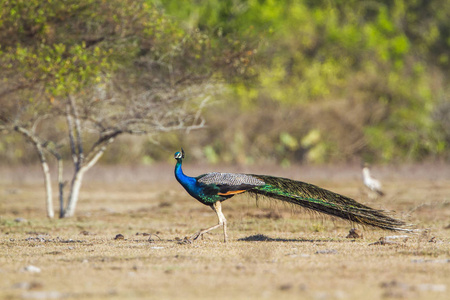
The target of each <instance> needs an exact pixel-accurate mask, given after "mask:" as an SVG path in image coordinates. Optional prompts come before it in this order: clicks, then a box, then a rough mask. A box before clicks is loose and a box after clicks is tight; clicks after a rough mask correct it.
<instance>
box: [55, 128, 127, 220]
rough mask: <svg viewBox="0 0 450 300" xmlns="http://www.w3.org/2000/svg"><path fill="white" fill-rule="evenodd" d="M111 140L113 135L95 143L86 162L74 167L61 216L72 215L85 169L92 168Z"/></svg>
mask: <svg viewBox="0 0 450 300" xmlns="http://www.w3.org/2000/svg"><path fill="white" fill-rule="evenodd" d="M118 134H120V132H118V133H117V134H116V135H118ZM114 136H115V135H114ZM113 141H114V137H109V138H107V139H104V140H103V141H102V142H101V143H100V144H99V145H95V146H94V147H93V149H92V151H91V153H90V155H88V157H87V159H86V160H85V162H87V163H86V164H84V165H83V166H82V167H80V168H79V169H78V168H75V173H74V175H73V179H72V183H71V185H70V193H69V200H68V202H67V207H66V209H65V211H64V215H63V218H67V217H73V216H74V214H75V208H76V206H77V202H78V197H79V194H80V188H81V183H82V181H83V176H84V173H86V171H87V170H89V169H90V168H92V167H93V166H94V165H95V164H96V163H97V162H98V160H99V159H100V157H102V155H103V153H104V152H105V150H106V148H107V146H108V145H109V144H111V143H112V142H113ZM75 166H77V164H75Z"/></svg>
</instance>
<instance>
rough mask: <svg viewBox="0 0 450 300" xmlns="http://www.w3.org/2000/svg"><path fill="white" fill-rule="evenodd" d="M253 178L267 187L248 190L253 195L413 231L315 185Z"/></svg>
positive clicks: (287, 180)
mask: <svg viewBox="0 0 450 300" xmlns="http://www.w3.org/2000/svg"><path fill="white" fill-rule="evenodd" d="M251 176H254V177H256V178H258V179H260V180H261V181H263V182H264V183H265V184H264V185H260V186H255V187H253V188H252V189H250V190H248V192H249V193H251V194H254V195H262V196H266V197H269V198H275V199H278V200H281V201H284V202H289V203H292V204H295V205H299V206H301V207H304V208H307V209H310V210H313V211H317V212H321V213H324V214H327V215H331V216H335V217H339V218H342V219H345V220H349V221H351V222H357V223H361V224H364V225H370V226H375V227H379V228H382V229H387V230H404V231H409V229H408V225H407V224H406V223H405V222H403V221H401V220H397V219H394V218H392V217H389V216H387V215H386V214H385V212H383V211H381V210H376V209H373V208H371V207H368V206H366V205H363V204H361V203H358V202H356V201H355V200H353V199H351V198H349V197H346V196H343V195H340V194H337V193H334V192H332V191H329V190H326V189H323V188H320V187H318V186H315V185H313V184H309V183H305V182H301V181H296V180H291V179H288V178H281V177H274V176H267V175H251Z"/></svg>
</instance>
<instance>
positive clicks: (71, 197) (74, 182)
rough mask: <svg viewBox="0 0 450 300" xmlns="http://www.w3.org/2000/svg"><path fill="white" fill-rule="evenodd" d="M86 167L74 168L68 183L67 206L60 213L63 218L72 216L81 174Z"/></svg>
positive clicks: (81, 180) (78, 191) (82, 174)
mask: <svg viewBox="0 0 450 300" xmlns="http://www.w3.org/2000/svg"><path fill="white" fill-rule="evenodd" d="M86 170H87V168H81V169H79V170H75V174H74V175H73V179H72V183H71V185H70V192H69V199H68V201H67V207H66V209H65V210H64V213H63V215H62V217H63V218H68V217H73V216H74V214H75V208H76V206H77V202H78V197H79V194H80V189H81V183H82V182H83V176H84V173H85V172H86Z"/></svg>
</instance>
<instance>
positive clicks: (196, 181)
mask: <svg viewBox="0 0 450 300" xmlns="http://www.w3.org/2000/svg"><path fill="white" fill-rule="evenodd" d="M183 158H184V151H183V149H182V150H181V152H177V153H175V159H176V160H177V163H176V165H175V177H176V179H177V180H178V182H179V183H180V184H181V185H182V186H183V187H184V188H185V189H186V191H187V192H188V193H189V194H190V195H191V196H192V197H194V198H195V199H197V200H198V201H200V202H201V203H203V204H205V205H208V206H210V207H211V208H212V209H213V210H214V211H215V212H216V213H217V216H218V218H219V224H217V225H214V226H212V227H210V228H207V229H204V230H201V231H199V232H198V233H196V234H194V235H193V236H192V237H191V239H194V240H195V239H197V238H198V237H199V236H200V235H202V234H204V233H206V232H208V231H210V230H213V229H215V228H217V227H219V226H223V229H224V240H225V241H226V240H227V234H226V219H225V217H224V215H223V213H222V207H221V202H223V201H224V200H227V199H229V198H231V197H233V196H234V195H236V194H241V193H244V192H248V193H250V194H253V195H255V196H258V195H261V196H265V197H269V198H273V199H278V200H281V201H284V202H288V203H292V204H294V205H298V206H301V207H303V208H306V209H310V210H313V211H317V212H321V213H324V214H328V215H331V216H336V217H339V218H342V219H345V220H349V221H352V222H357V223H361V224H365V225H370V226H375V227H379V228H382V229H387V230H405V231H408V230H409V229H408V228H407V227H408V226H407V224H406V223H405V222H403V221H401V220H397V219H395V218H392V217H390V216H387V215H386V214H385V213H384V212H383V211H381V210H375V209H372V208H370V207H368V206H365V205H363V204H361V203H358V202H356V201H355V200H353V199H351V198H349V197H346V196H343V195H340V194H337V193H334V192H332V191H329V190H326V189H323V188H320V187H318V186H315V185H313V184H309V183H305V182H302V181H296V180H291V179H288V178H281V177H275V176H268V175H255V174H239V173H217V172H214V173H207V174H203V175H200V176H197V177H189V176H186V175H185V174H184V173H183V170H182V167H181V165H182V162H183Z"/></svg>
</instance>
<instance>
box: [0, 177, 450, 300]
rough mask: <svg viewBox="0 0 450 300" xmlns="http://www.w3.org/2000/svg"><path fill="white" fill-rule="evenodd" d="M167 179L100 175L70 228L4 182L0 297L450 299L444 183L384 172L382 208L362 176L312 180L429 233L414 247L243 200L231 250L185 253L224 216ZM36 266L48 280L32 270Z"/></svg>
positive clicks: (232, 227) (87, 188)
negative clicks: (192, 239)
mask: <svg viewBox="0 0 450 300" xmlns="http://www.w3.org/2000/svg"><path fill="white" fill-rule="evenodd" d="M109 171H111V170H109ZM159 171H161V172H162V173H163V174H162V173H160V174H159V178H160V180H159V181H158V182H155V180H153V179H152V180H149V181H147V182H146V180H139V181H134V180H129V181H114V180H106V181H105V180H99V179H98V178H104V177H108V178H111V177H114V176H113V175H111V174H110V175H105V176H102V175H101V172H98V173H95V176H96V177H97V179H95V178H90V179H89V180H88V181H87V182H86V183H85V185H84V187H83V190H82V194H81V199H80V203H79V206H78V211H77V217H75V218H72V219H64V220H47V219H45V218H44V217H43V216H44V207H43V191H42V186H41V185H40V183H39V181H33V180H27V181H25V182H23V181H20V180H9V179H7V178H6V177H3V178H4V180H2V182H0V212H1V215H0V226H1V227H0V229H1V235H0V236H1V240H0V299H72V298H80V299H106V298H108V299H133V298H145V299H181V298H183V299H212V298H214V299H263V298H267V299H276V298H279V299H302V298H304V299H390V298H393V299H394V298H408V299H409V298H414V299H448V294H449V292H450V238H449V233H450V228H449V225H450V218H449V217H450V198H449V197H450V179H449V178H448V177H443V178H436V177H433V176H435V175H430V176H431V177H427V178H420V177H426V176H424V175H423V173H420V174H421V175H420V176H409V177H406V179H405V176H397V175H398V174H394V175H392V173H389V172H387V171H386V172H385V173H383V174H384V175H385V176H386V177H389V180H388V181H386V182H385V187H386V188H385V190H386V193H387V196H386V197H384V198H381V199H377V200H369V199H367V198H366V196H365V195H364V193H362V188H361V185H360V182H359V173H358V174H356V175H355V176H354V177H352V176H347V177H344V178H342V179H340V178H338V177H336V176H334V177H333V176H332V177H333V179H332V180H327V177H325V176H323V175H324V174H325V173H323V174H322V177H321V176H320V174H319V175H318V176H317V177H316V178H310V179H312V182H313V183H318V184H326V187H327V188H330V189H333V190H335V191H337V192H341V193H344V194H347V195H349V196H352V197H354V198H356V199H358V200H360V201H363V202H365V203H367V204H369V205H372V206H376V207H380V208H386V209H388V208H389V209H393V210H396V211H397V212H399V213H400V212H402V214H401V215H403V216H404V217H407V215H408V214H409V213H410V216H409V220H410V221H412V222H414V223H417V224H419V227H420V228H429V229H430V231H429V232H427V233H424V234H415V235H409V238H407V239H405V238H396V239H395V238H394V239H392V238H390V239H389V238H388V242H387V243H385V244H380V243H376V242H377V241H378V240H379V238H380V237H386V236H392V235H396V233H392V232H385V231H380V230H376V229H370V228H368V229H363V233H364V239H356V240H353V239H346V238H345V236H346V235H347V233H348V231H349V229H350V228H351V225H350V224H347V223H345V222H342V221H337V220H330V219H328V218H322V217H321V216H317V215H315V214H311V213H304V212H298V211H293V210H292V208H291V207H286V206H284V205H273V204H271V203H265V202H263V203H259V205H258V207H255V205H254V200H251V199H248V198H246V197H245V196H239V197H234V198H233V199H230V200H229V201H228V202H225V203H224V213H225V216H226V217H227V219H228V221H229V236H230V239H231V241H230V242H229V243H228V244H224V243H223V242H222V233H221V230H216V231H214V232H212V234H209V235H207V236H206V237H205V239H204V240H200V241H197V242H196V243H194V244H191V245H183V244H179V243H178V242H177V239H181V238H183V237H184V236H186V235H189V234H191V233H193V232H195V231H196V230H198V229H199V228H202V227H206V226H210V225H213V224H215V223H216V217H215V215H214V213H213V212H212V210H210V209H209V208H207V207H204V206H202V205H201V204H199V203H198V202H196V201H195V200H193V199H192V198H190V197H189V196H188V195H187V194H186V193H185V192H184V191H183V190H182V189H181V187H179V186H178V185H177V184H176V182H175V181H174V180H173V181H172V180H170V181H169V180H166V179H167V178H169V176H168V175H167V176H166V171H165V168H163V169H162V170H159ZM159 171H158V172H159ZM115 172H116V173H117V174H118V173H119V172H120V170H118V169H117V170H116V171H115ZM124 172H125V171H124ZM168 172H170V173H171V172H172V170H171V168H170V169H169V170H168ZM277 172H281V171H280V170H278V171H277ZM0 173H1V172H0ZM3 174H5V173H3ZM135 174H139V172H138V173H135ZM387 174H391V175H389V176H388V175H387ZM429 174H436V172H433V173H429ZM15 176H16V177H17V178H20V177H21V176H19V175H17V174H16V175H15ZM121 176H122V177H126V176H125V175H124V174H121ZM13 177H14V176H13ZM13 177H11V178H13ZM130 177H131V178H132V177H133V176H130ZM297 179H298V178H297ZM122 180H123V179H122ZM309 181H311V180H309ZM150 182H151V183H150ZM17 218H23V219H18V220H17V221H21V222H17V221H16V219H17ZM117 234H122V235H123V236H124V239H118V240H115V239H114V237H115V236H116V235H117ZM147 234H151V235H147ZM397 235H398V234H397ZM433 237H434V239H433ZM372 243H375V244H373V245H371V244H372ZM30 265H32V266H36V267H38V268H40V270H41V271H40V272H39V273H33V272H30V271H25V270H24V268H25V267H27V266H30Z"/></svg>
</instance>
